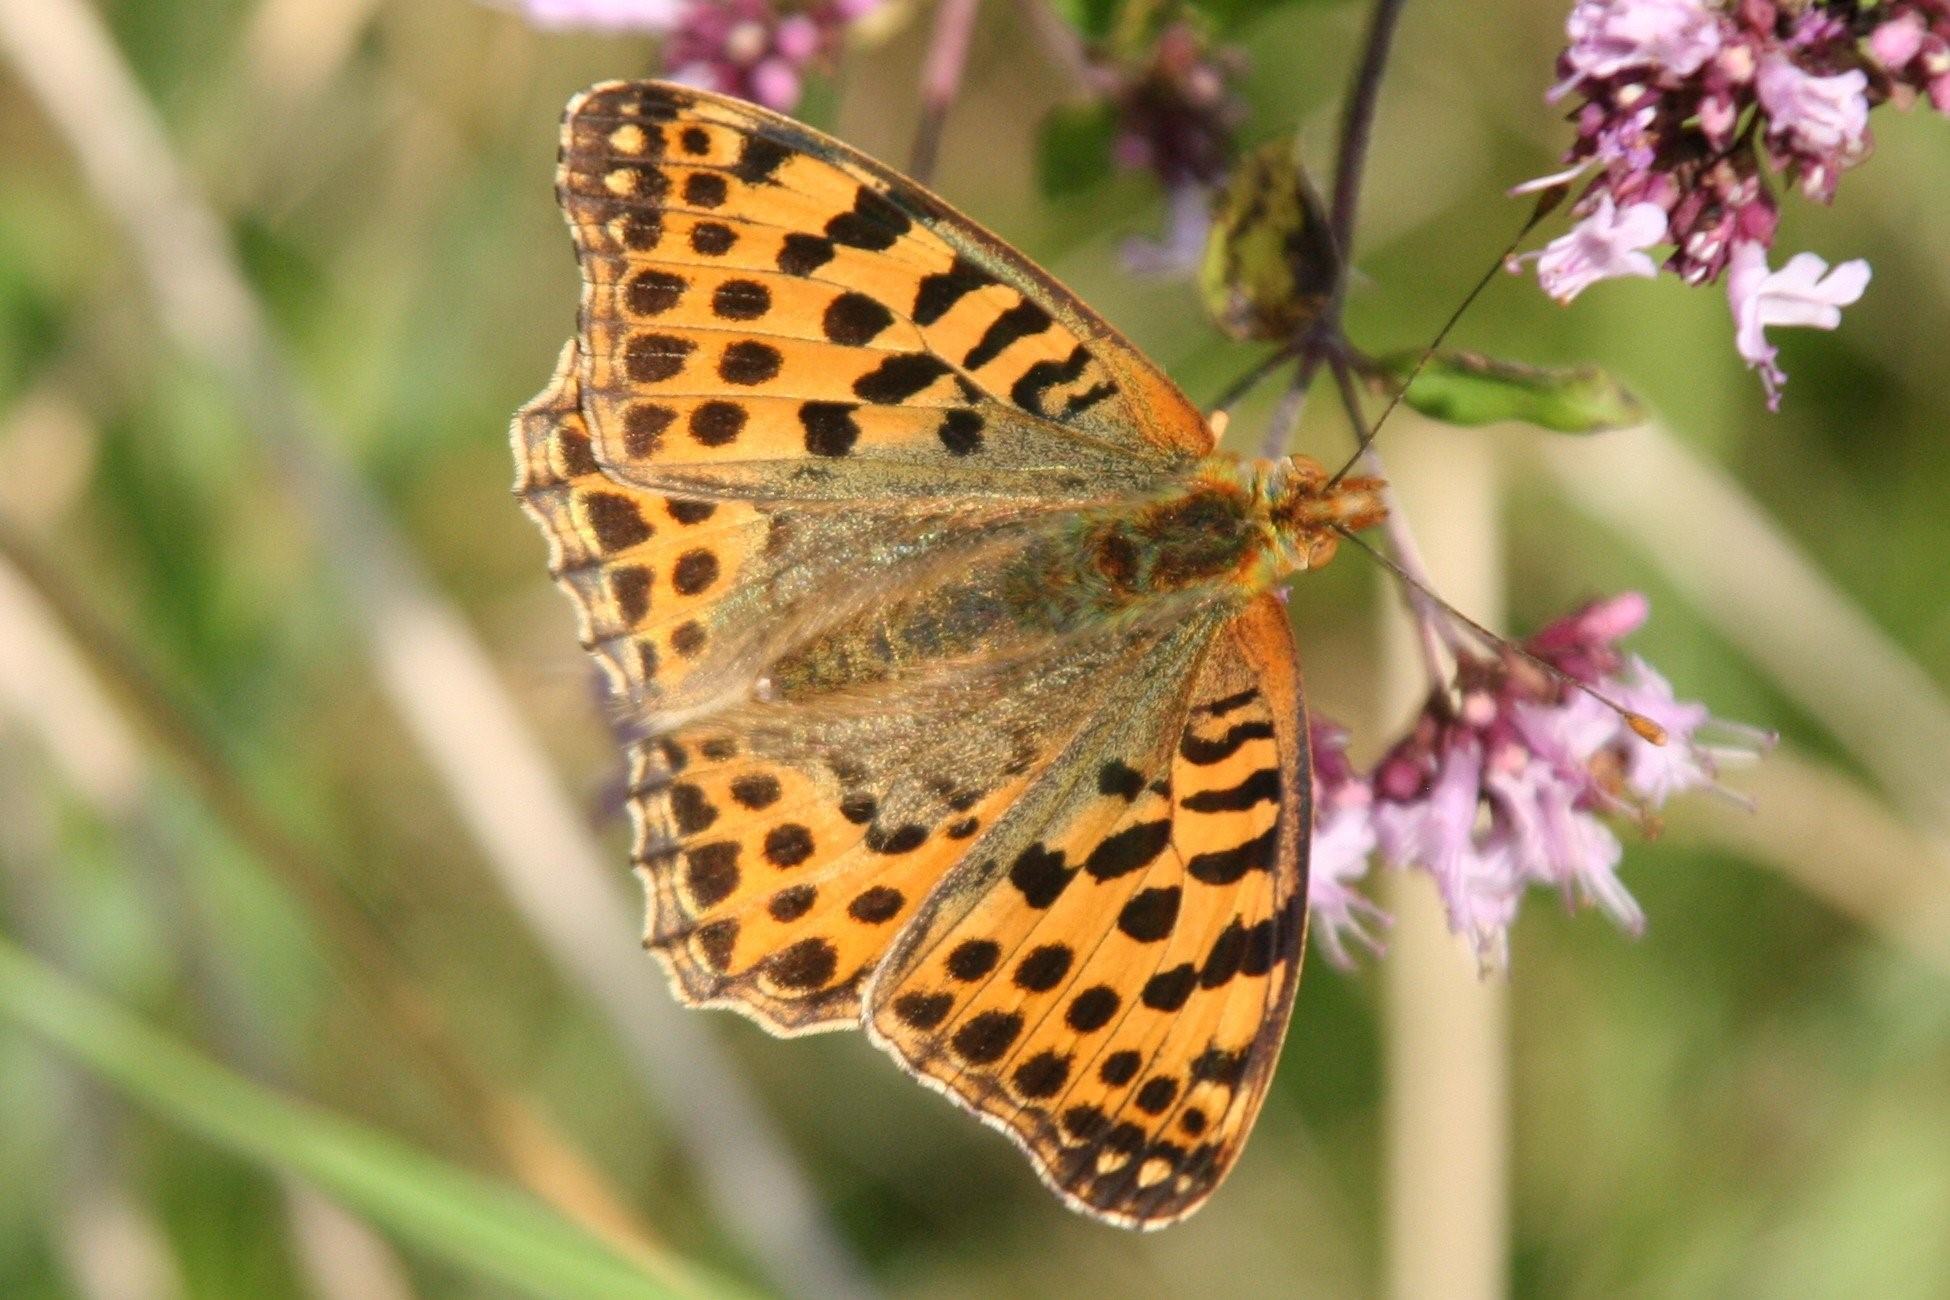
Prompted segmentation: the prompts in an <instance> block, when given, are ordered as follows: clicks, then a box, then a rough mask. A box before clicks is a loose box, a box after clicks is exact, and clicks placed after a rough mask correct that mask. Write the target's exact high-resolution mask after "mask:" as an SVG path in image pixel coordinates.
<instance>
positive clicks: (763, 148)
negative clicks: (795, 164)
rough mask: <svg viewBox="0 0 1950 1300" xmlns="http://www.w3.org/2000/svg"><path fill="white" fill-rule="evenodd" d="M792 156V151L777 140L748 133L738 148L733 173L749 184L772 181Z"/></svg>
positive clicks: (761, 183)
mask: <svg viewBox="0 0 1950 1300" xmlns="http://www.w3.org/2000/svg"><path fill="white" fill-rule="evenodd" d="M790 157H792V151H791V150H790V149H788V148H786V147H785V146H784V145H782V144H780V143H779V142H778V141H776V140H768V139H766V138H765V137H764V136H762V135H748V136H746V137H745V142H744V144H742V145H740V146H739V148H738V161H737V162H735V163H733V164H732V167H731V174H732V175H733V176H736V177H737V178H738V179H739V180H741V181H744V182H745V183H746V184H747V185H763V184H768V183H770V182H771V181H772V174H773V173H774V172H776V171H778V169H779V168H780V167H782V166H784V165H785V161H786V159H788V158H790Z"/></svg>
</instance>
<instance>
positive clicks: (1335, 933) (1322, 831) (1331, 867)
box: [1307, 806, 1389, 970]
mask: <svg viewBox="0 0 1950 1300" xmlns="http://www.w3.org/2000/svg"><path fill="white" fill-rule="evenodd" d="M1374 848H1375V832H1374V823H1373V822H1372V821H1371V820H1370V819H1369V817H1368V810H1367V809H1366V808H1363V807H1353V806H1344V807H1339V808H1334V809H1332V810H1330V811H1328V812H1326V813H1325V814H1323V815H1320V816H1317V817H1316V819H1315V821H1314V838H1313V853H1312V856H1311V857H1310V858H1309V859H1308V862H1307V910H1308V913H1309V915H1310V916H1311V918H1312V919H1311V920H1310V921H1309V922H1308V924H1309V927H1310V928H1311V929H1312V931H1313V935H1314V938H1315V939H1316V940H1318V941H1319V943H1320V948H1321V953H1322V955H1323V956H1325V957H1326V958H1327V960H1328V961H1330V962H1332V963H1333V964H1334V965H1336V966H1338V967H1340V968H1341V969H1342V970H1348V969H1350V968H1352V967H1353V965H1354V958H1353V957H1352V956H1351V955H1350V953H1349V951H1348V949H1349V947H1350V944H1355V943H1358V944H1360V945H1361V946H1362V947H1364V948H1366V949H1367V950H1368V951H1369V952H1371V953H1374V954H1375V955H1376V956H1379V955H1380V954H1381V953H1382V951H1383V946H1382V943H1381V940H1380V939H1379V938H1378V937H1377V936H1376V935H1375V933H1374V931H1373V930H1372V929H1371V928H1370V927H1371V926H1386V925H1388V924H1389V918H1388V914H1387V913H1386V912H1384V911H1382V910H1381V909H1380V908H1379V907H1376V906H1375V905H1374V903H1373V902H1372V901H1370V900H1369V899H1368V898H1367V897H1366V896H1365V895H1363V894H1361V893H1359V892H1357V891H1356V890H1355V888H1354V882H1355V881H1357V880H1360V879H1361V878H1362V877H1363V876H1366V875H1367V874H1368V859H1369V857H1370V856H1371V855H1372V854H1373V853H1374Z"/></svg>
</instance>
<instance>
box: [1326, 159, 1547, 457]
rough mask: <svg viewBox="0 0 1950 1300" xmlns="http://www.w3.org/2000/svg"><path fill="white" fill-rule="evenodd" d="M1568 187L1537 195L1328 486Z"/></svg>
mask: <svg viewBox="0 0 1950 1300" xmlns="http://www.w3.org/2000/svg"><path fill="white" fill-rule="evenodd" d="M1565 189H1566V187H1565V186H1562V185H1558V186H1553V187H1552V188H1550V189H1548V190H1545V191H1544V192H1543V193H1542V194H1540V195H1538V196H1537V206H1536V207H1535V208H1533V209H1531V213H1530V216H1529V218H1528V219H1527V220H1526V221H1525V222H1524V223H1523V228H1522V229H1521V230H1519V231H1517V233H1516V236H1515V238H1513V239H1511V241H1510V243H1509V245H1508V246H1507V247H1505V248H1504V250H1503V251H1502V252H1501V253H1498V254H1497V255H1496V260H1495V261H1494V262H1492V263H1490V266H1489V269H1488V270H1486V271H1484V272H1483V277H1482V279H1480V280H1478V281H1477V282H1476V286H1475V287H1474V288H1472V289H1471V290H1470V291H1469V292H1468V293H1467V294H1465V295H1463V300H1462V301H1461V302H1459V303H1457V304H1456V309H1455V310H1454V311H1452V312H1450V313H1449V319H1448V320H1446V321H1444V322H1442V328H1441V329H1439V330H1437V331H1436V332H1435V337H1434V338H1433V339H1430V340H1429V345H1428V346H1427V347H1426V348H1423V349H1422V355H1421V356H1419V357H1417V358H1416V359H1415V365H1414V366H1413V367H1412V368H1411V369H1410V370H1409V372H1408V378H1406V379H1404V380H1403V381H1402V382H1401V383H1400V384H1399V385H1397V386H1396V388H1395V391H1394V392H1393V393H1392V394H1390V396H1389V398H1388V405H1386V406H1384V407H1382V408H1381V416H1380V418H1379V419H1377V420H1376V421H1375V422H1374V423H1373V424H1371V425H1369V426H1368V427H1367V428H1366V429H1365V430H1363V431H1362V432H1361V436H1360V440H1359V445H1357V446H1356V447H1355V449H1354V454H1353V455H1352V456H1349V457H1348V458H1347V463H1346V464H1345V465H1342V466H1341V467H1340V468H1339V469H1337V470H1335V471H1334V477H1332V478H1330V479H1328V480H1327V486H1328V487H1333V486H1334V485H1335V484H1337V483H1339V482H1340V481H1341V480H1342V479H1344V478H1346V477H1347V474H1348V471H1349V470H1352V469H1353V468H1354V466H1355V465H1356V464H1357V463H1359V461H1360V459H1361V458H1362V457H1363V456H1365V455H1367V454H1368V447H1369V446H1370V445H1371V444H1372V443H1373V442H1374V440H1375V435H1377V434H1379V433H1380V432H1381V426H1382V425H1384V424H1386V423H1387V422H1388V417H1389V416H1391V415H1393V414H1394V413H1395V408H1396V407H1397V406H1400V405H1401V401H1402V398H1403V397H1404V396H1405V395H1406V394H1407V392H1408V389H1409V385H1411V384H1413V383H1414V382H1415V380H1416V378H1417V377H1418V376H1419V375H1420V374H1421V373H1422V369H1423V367H1425V366H1427V365H1428V364H1429V359H1430V358H1431V357H1433V356H1434V355H1435V352H1436V349H1437V348H1439V347H1441V346H1442V343H1443V340H1444V339H1447V338H1448V337H1449V331H1450V330H1453V329H1454V328H1456V322H1457V321H1459V320H1461V319H1462V316H1463V313H1464V312H1466V311H1468V310H1469V306H1470V304H1471V303H1473V302H1475V301H1476V299H1477V297H1478V296H1479V295H1481V294H1482V292H1483V290H1485V289H1487V288H1489V287H1490V281H1492V280H1494V279H1495V278H1496V276H1497V272H1499V271H1501V270H1502V269H1503V268H1504V267H1505V266H1506V265H1508V264H1509V261H1510V259H1511V258H1512V257H1514V256H1516V253H1517V248H1518V246H1520V245H1521V244H1522V243H1523V241H1524V240H1526V239H1528V238H1529V237H1530V232H1531V231H1533V230H1535V229H1536V228H1537V223H1538V222H1540V221H1542V220H1543V219H1544V218H1545V217H1547V216H1549V215H1550V214H1551V212H1552V210H1553V209H1555V208H1556V207H1557V205H1558V204H1559V203H1561V202H1562V201H1563V199H1564V194H1565Z"/></svg>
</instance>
